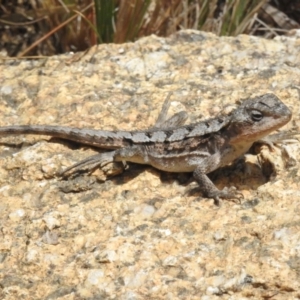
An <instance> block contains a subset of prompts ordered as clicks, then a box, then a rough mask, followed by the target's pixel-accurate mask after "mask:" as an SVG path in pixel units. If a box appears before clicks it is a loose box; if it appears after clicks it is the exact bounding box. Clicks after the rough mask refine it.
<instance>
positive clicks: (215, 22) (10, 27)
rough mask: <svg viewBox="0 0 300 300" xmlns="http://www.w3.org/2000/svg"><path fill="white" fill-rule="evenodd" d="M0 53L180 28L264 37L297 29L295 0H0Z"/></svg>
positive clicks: (69, 47) (36, 51) (57, 49)
mask: <svg viewBox="0 0 300 300" xmlns="http://www.w3.org/2000/svg"><path fill="white" fill-rule="evenodd" d="M0 3H1V5H0V32H1V39H0V49H1V50H5V51H6V52H7V53H8V55H9V56H18V57H23V56H29V55H53V54H57V53H63V52H68V51H82V50H85V49H87V48H89V47H91V46H93V45H95V44H97V43H124V42H127V41H134V40H136V39H138V38H140V37H142V36H146V35H150V34H156V35H159V36H168V35H170V34H172V33H174V32H176V31H178V30H180V29H187V28H191V29H198V30H203V31H211V32H214V33H215V34H217V35H232V36H235V35H238V34H241V33H244V34H252V35H261V36H265V37H267V38H271V37H274V36H276V35H278V34H285V33H286V32H288V31H289V30H291V29H293V28H299V27H300V26H299V23H297V21H295V20H298V19H299V15H300V4H299V1H298V0H276V1H275V0H274V1H269V0H94V1H92V0H43V1H39V0H1V2H0Z"/></svg>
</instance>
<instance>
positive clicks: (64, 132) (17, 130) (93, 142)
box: [0, 125, 132, 149]
mask: <svg viewBox="0 0 300 300" xmlns="http://www.w3.org/2000/svg"><path fill="white" fill-rule="evenodd" d="M16 134H34V135H49V136H52V137H57V138H62V139H66V140H70V141H75V142H78V143H81V144H86V145H90V146H94V147H99V148H103V149H119V148H122V147H126V146H129V145H130V141H131V137H132V134H131V133H130V132H128V131H106V130H94V129H81V128H71V127H63V126H49V125H20V126H7V127H0V137H1V136H7V135H16Z"/></svg>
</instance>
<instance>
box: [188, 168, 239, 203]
mask: <svg viewBox="0 0 300 300" xmlns="http://www.w3.org/2000/svg"><path fill="white" fill-rule="evenodd" d="M193 176H194V178H195V180H196V181H197V183H198V184H199V186H200V189H201V191H202V192H203V195H204V196H205V197H207V198H213V199H214V201H215V204H216V205H219V203H220V198H223V199H238V200H239V199H240V197H241V196H242V194H241V193H240V192H238V191H236V189H235V188H234V187H230V188H227V187H225V188H224V189H223V190H221V191H220V190H219V189H218V188H217V187H216V186H215V185H214V184H213V182H212V181H211V180H210V179H209V178H208V177H207V175H206V174H205V169H204V168H203V166H201V165H198V166H197V167H196V169H195V170H194V172H193ZM238 196H239V197H238Z"/></svg>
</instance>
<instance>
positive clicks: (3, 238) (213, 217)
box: [0, 31, 300, 300]
mask: <svg viewBox="0 0 300 300" xmlns="http://www.w3.org/2000/svg"><path fill="white" fill-rule="evenodd" d="M299 53H300V39H297V38H284V37H282V38H278V39H275V40H264V39H260V38H257V37H253V36H245V35H241V36H238V37H235V38H232V37H217V36H214V35H212V34H208V33H203V32H198V31H182V32H179V33H177V34H176V35H173V36H171V37H170V38H158V37H156V36H151V37H147V38H143V39H141V40H139V41H137V42H135V43H131V44H122V45H101V46H98V47H94V48H92V49H90V50H89V51H88V52H86V53H79V54H75V55H73V54H65V55H61V56H55V57H50V58H48V59H40V60H38V61H35V60H14V59H11V60H10V59H9V60H2V62H1V66H0V68H1V70H0V97H1V101H0V111H1V119H0V126H5V125H12V124H51V125H67V126H73V127H87V128H88V127H90V128H102V129H128V130H132V129H142V128H147V127H149V126H152V125H153V124H154V123H155V120H156V117H157V116H158V114H159V111H160V108H161V105H162V102H163V100H164V99H165V97H166V95H167V93H168V92H169V91H173V96H172V107H171V112H170V114H172V113H174V112H177V111H179V110H182V109H185V110H186V111H187V112H188V113H189V115H190V121H191V122H194V121H197V120H202V119H205V118H207V117H210V116H214V115H217V114H219V113H221V112H222V111H226V110H229V109H231V108H232V107H233V106H235V105H236V104H237V103H239V101H241V100H242V99H245V98H248V97H250V96H254V95H260V94H263V93H267V92H272V93H275V94H276V95H277V96H278V97H279V98H280V99H281V100H282V101H283V102H284V103H286V104H287V105H288V106H289V107H290V108H291V110H292V111H293V120H292V121H291V122H290V123H289V124H288V125H287V126H286V127H285V128H284V130H292V129H294V130H298V131H299V127H300V101H299V90H300V82H299V78H300V55H299ZM299 148H300V146H299V142H298V141H297V140H296V141H291V142H286V143H285V144H283V145H280V147H276V148H275V149H274V150H273V151H270V149H269V148H268V147H266V146H264V145H263V146H260V145H257V146H256V147H255V149H254V150H255V151H254V150H253V151H254V152H252V153H253V154H248V155H247V156H246V159H244V160H243V159H241V160H239V161H238V162H236V163H234V164H232V165H231V166H230V167H228V168H225V169H223V170H220V171H217V172H215V173H214V174H212V178H213V181H214V182H215V183H216V185H217V186H218V187H219V188H223V187H224V186H230V185H235V186H236V187H237V188H238V189H239V190H240V191H241V192H242V193H243V195H244V199H243V200H242V203H241V204H237V203H233V202H230V201H223V202H222V205H221V206H220V207H216V206H215V205H214V204H213V201H212V200H211V199H210V200H209V199H203V198H201V194H200V193H199V192H198V191H197V190H195V189H194V188H195V187H196V184H195V183H192V184H189V185H188V184H187V183H186V182H187V181H188V180H187V178H186V176H182V175H180V174H179V175H178V174H176V175H169V174H166V173H163V172H159V171H157V170H154V169H153V168H151V167H146V166H130V167H129V170H127V171H126V172H124V173H123V174H121V175H118V176H116V177H113V178H112V179H111V180H107V181H105V182H101V178H102V176H101V174H100V173H101V172H100V173H99V174H97V171H96V173H95V174H94V175H92V176H82V177H79V178H76V179H73V180H69V181H66V182H64V181H61V180H59V179H58V178H57V177H56V176H55V173H56V172H57V171H59V170H62V169H63V168H65V167H67V166H70V165H71V164H73V163H75V162H76V161H78V160H80V159H83V158H85V157H87V156H88V155H90V154H94V153H95V149H89V148H88V147H81V146H80V145H77V144H75V143H71V142H66V141H62V140H58V139H52V140H51V139H50V138H49V137H46V136H14V137H4V138H0V224H1V231H0V298H1V299H48V300H50V299H64V300H69V299H128V300H129V299H131V300H133V299H136V300H138V299H203V300H204V299H205V300H206V299H269V298H271V299H277V300H278V299H299V298H300V284H299V282H300V171H299V165H300V157H299V152H300V151H299ZM261 166H263V167H261ZM102 175H103V174H102Z"/></svg>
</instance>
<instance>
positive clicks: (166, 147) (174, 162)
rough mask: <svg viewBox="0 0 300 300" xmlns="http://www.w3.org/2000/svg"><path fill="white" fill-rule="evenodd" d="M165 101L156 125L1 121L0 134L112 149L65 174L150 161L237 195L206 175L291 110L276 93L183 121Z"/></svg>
mask: <svg viewBox="0 0 300 300" xmlns="http://www.w3.org/2000/svg"><path fill="white" fill-rule="evenodd" d="M167 110H168V101H165V104H164V106H163V109H162V112H161V114H160V116H159V118H158V120H157V122H156V125H155V127H153V128H151V129H149V130H143V131H105V130H95V129H79V128H70V127H62V126H50V125H20V126H7V127H0V136H4V135H12V134H40V135H49V136H53V137H58V138H63V139H67V140H72V141H75V142H78V143H81V144H86V145H90V146H94V147H98V148H102V149H110V150H112V151H109V152H105V153H100V154H97V155H94V156H91V157H89V158H87V159H85V160H83V161H81V162H79V163H77V164H75V165H73V166H71V167H69V168H67V169H66V170H65V171H63V173H62V175H65V174H67V173H69V172H70V171H71V172H73V171H74V170H75V171H76V170H78V169H80V168H83V167H88V169H94V168H95V167H97V166H100V167H104V166H105V165H106V164H108V163H112V162H133V163H138V164H148V165H151V166H153V167H155V168H157V169H159V170H162V171H168V172H193V176H194V178H195V180H196V181H197V182H198V184H199V186H200V189H201V191H202V192H203V195H204V196H206V197H208V198H213V199H214V200H215V201H216V202H218V201H219V198H225V199H230V198H236V196H237V194H238V193H237V192H236V191H235V189H234V188H230V189H227V188H224V189H223V190H219V189H218V188H217V187H216V186H215V185H214V184H213V183H212V181H211V180H210V179H209V178H208V177H207V175H206V174H207V173H210V172H212V171H214V170H216V169H218V168H219V167H222V166H225V165H227V164H229V163H230V162H232V161H233V160H235V159H236V158H238V157H239V156H241V155H242V154H244V153H245V152H247V150H248V149H249V148H250V147H251V146H252V144H253V143H254V142H255V141H258V140H260V139H262V138H263V137H265V136H267V135H268V134H269V133H271V132H272V131H274V130H277V129H278V128H280V127H282V126H283V125H285V124H286V123H287V122H289V120H290V119H291V117H292V113H291V111H290V110H289V109H288V107H287V106H286V105H285V104H284V103H282V102H281V101H280V100H279V99H278V97H277V96H275V95H274V94H264V95H262V96H258V97H255V98H250V99H247V100H245V101H244V102H243V103H242V104H241V105H240V106H239V107H238V108H237V109H236V110H234V111H233V112H232V113H230V114H229V115H227V116H219V117H215V118H211V119H207V120H205V121H202V122H198V123H195V124H190V125H183V123H184V122H185V119H186V114H185V113H184V112H181V113H179V114H177V115H175V116H174V117H172V118H170V119H168V120H165V115H166V111H167Z"/></svg>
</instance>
